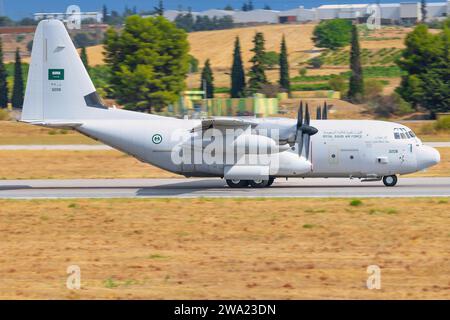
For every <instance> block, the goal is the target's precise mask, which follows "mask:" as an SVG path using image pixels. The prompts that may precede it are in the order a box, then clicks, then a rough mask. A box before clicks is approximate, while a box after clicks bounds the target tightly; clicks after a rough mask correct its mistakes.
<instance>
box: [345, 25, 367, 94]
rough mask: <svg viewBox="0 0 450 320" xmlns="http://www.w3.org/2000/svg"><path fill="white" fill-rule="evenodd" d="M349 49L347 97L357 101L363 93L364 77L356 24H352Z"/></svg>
mask: <svg viewBox="0 0 450 320" xmlns="http://www.w3.org/2000/svg"><path fill="white" fill-rule="evenodd" d="M351 45H352V47H351V51H350V69H351V70H352V75H351V76H350V84H349V90H348V98H349V99H350V101H355V102H358V101H359V100H361V99H362V97H363V95H364V78H363V71H362V66H361V50H360V47H359V39H358V29H357V28H356V25H353V26H352V42H351Z"/></svg>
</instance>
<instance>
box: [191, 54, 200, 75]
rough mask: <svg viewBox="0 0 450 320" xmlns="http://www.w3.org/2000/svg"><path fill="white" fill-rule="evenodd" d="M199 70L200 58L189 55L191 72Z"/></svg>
mask: <svg viewBox="0 0 450 320" xmlns="http://www.w3.org/2000/svg"><path fill="white" fill-rule="evenodd" d="M196 72H198V59H197V58H196V57H194V56H193V55H189V73H196Z"/></svg>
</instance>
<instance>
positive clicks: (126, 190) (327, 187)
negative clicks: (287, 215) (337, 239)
mask: <svg viewBox="0 0 450 320" xmlns="http://www.w3.org/2000/svg"><path fill="white" fill-rule="evenodd" d="M198 197H218V198H241V197H250V198H256V197H267V198H269V197H298V198H307V197H336V198H341V197H343V198H363V197H380V198H384V197H411V198H413V197H450V177H447V178H400V180H399V184H398V186H397V187H394V188H387V187H384V185H383V184H382V183H381V182H364V183H363V182H360V181H359V180H348V179H290V180H289V181H286V180H285V179H278V180H277V181H276V182H275V184H274V185H273V186H272V187H271V188H266V189H251V188H245V189H231V188H228V187H227V186H226V184H225V182H224V181H223V180H221V179H112V180H4V181H1V182H0V198H2V199H64V198H68V199H70V198H198Z"/></svg>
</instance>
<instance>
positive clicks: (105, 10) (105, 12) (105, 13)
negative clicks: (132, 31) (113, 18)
mask: <svg viewBox="0 0 450 320" xmlns="http://www.w3.org/2000/svg"><path fill="white" fill-rule="evenodd" d="M102 14H103V23H108V22H109V16H108V8H107V7H106V5H105V4H104V5H103V7H102Z"/></svg>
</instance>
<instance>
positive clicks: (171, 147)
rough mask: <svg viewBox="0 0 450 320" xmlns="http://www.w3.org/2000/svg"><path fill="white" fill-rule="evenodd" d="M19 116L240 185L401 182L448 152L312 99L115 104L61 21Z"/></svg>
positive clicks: (38, 40)
mask: <svg viewBox="0 0 450 320" xmlns="http://www.w3.org/2000/svg"><path fill="white" fill-rule="evenodd" d="M304 111H305V112H304ZM324 118H326V112H324ZM21 121H23V122H26V123H30V124H33V125H39V126H45V127H56V128H71V129H73V130H76V131H78V132H80V133H82V134H84V135H86V136H88V137H91V138H93V139H95V140H99V141H101V142H103V143H105V144H107V145H109V146H111V147H113V148H115V149H118V150H120V151H123V152H125V153H127V154H129V155H132V156H134V157H136V158H137V159H139V160H141V161H143V162H145V163H150V164H152V165H155V166H157V167H159V168H162V169H164V170H167V171H171V172H174V173H178V174H181V175H184V176H186V177H220V178H224V179H225V180H226V182H227V184H228V185H229V186H230V187H233V188H244V187H249V186H250V187H253V188H262V187H268V186H270V185H272V183H273V181H274V179H275V178H288V177H301V178H310V177H311V178H314V177H342V178H350V179H353V178H358V179H361V181H381V180H383V183H384V184H385V185H386V186H395V185H396V184H397V175H402V174H408V173H412V172H416V171H420V170H424V169H426V168H428V167H431V166H433V165H435V164H437V163H439V161H440V155H439V152H438V151H437V150H435V149H433V148H431V147H429V146H425V145H423V144H422V142H421V141H420V140H419V139H418V138H417V137H416V135H415V134H414V133H413V132H412V130H410V129H409V128H407V127H405V126H403V125H401V124H397V123H391V122H383V121H362V120H325V119H319V120H311V119H310V115H309V110H308V108H307V107H306V106H305V110H303V107H300V108H299V112H298V118H297V119H280V118H239V117H218V118H205V119H177V118H170V117H161V116H157V115H151V114H145V113H139V112H132V111H127V110H121V109H116V108H108V107H106V106H104V105H103V103H102V101H101V100H100V98H99V96H98V95H97V92H96V89H95V87H94V85H93V84H92V81H91V79H90V78H89V75H88V73H87V71H86V69H85V68H84V66H83V63H82V62H81V60H80V57H79V55H78V53H77V51H76V49H75V47H74V45H73V43H72V41H71V39H70V37H69V35H68V33H67V31H66V28H65V26H64V24H63V23H62V22H60V21H58V20H43V21H41V22H40V23H39V25H38V27H37V30H36V34H35V38H34V42H33V50H32V59H31V64H30V70H29V75H28V84H27V88H26V95H25V103H24V107H23V113H22V119H21ZM211 146H213V147H211ZM55 170H56V168H55Z"/></svg>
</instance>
